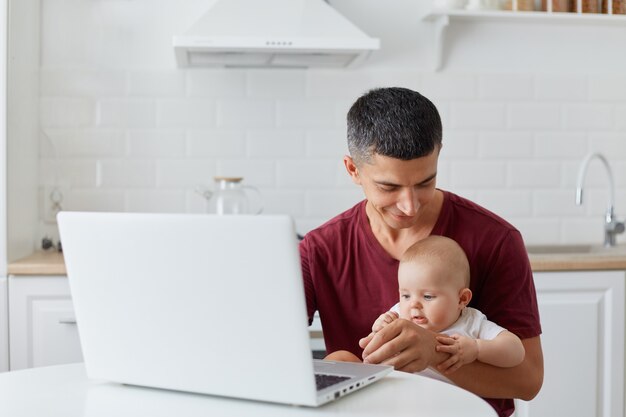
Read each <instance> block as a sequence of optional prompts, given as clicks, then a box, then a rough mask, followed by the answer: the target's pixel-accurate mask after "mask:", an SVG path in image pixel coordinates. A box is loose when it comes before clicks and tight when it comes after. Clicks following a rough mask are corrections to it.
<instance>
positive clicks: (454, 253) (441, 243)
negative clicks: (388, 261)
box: [400, 235, 470, 287]
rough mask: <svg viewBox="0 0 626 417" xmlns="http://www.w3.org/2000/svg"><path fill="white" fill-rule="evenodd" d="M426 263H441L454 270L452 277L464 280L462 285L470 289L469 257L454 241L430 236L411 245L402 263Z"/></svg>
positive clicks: (443, 237)
mask: <svg viewBox="0 0 626 417" xmlns="http://www.w3.org/2000/svg"><path fill="white" fill-rule="evenodd" d="M416 261H426V262H432V261H435V262H441V263H443V264H444V265H446V266H447V267H448V268H449V269H451V270H453V271H454V273H453V274H452V275H454V276H457V277H460V279H462V282H461V284H462V285H463V286H464V287H469V282H470V267H469V261H468V260H467V255H466V254H465V251H464V250H463V248H461V246H460V245H459V244H458V243H456V242H455V241H454V240H453V239H450V238H449V237H445V236H438V235H430V236H428V237H426V238H425V239H422V240H419V241H417V242H416V243H414V244H413V245H411V246H410V247H409V248H408V249H407V250H406V251H405V252H404V254H403V255H402V258H401V259H400V262H401V263H408V262H416Z"/></svg>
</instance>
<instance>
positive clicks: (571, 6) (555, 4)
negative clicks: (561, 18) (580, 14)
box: [541, 0, 576, 13]
mask: <svg viewBox="0 0 626 417" xmlns="http://www.w3.org/2000/svg"><path fill="white" fill-rule="evenodd" d="M548 6H552V10H551V11H552V12H557V13H568V12H575V11H576V0H541V10H543V11H544V12H547V11H548V9H549V7H548Z"/></svg>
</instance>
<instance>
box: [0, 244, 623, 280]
mask: <svg viewBox="0 0 626 417" xmlns="http://www.w3.org/2000/svg"><path fill="white" fill-rule="evenodd" d="M529 259H530V265H531V267H532V269H533V271H590V270H611V269H618V270H626V245H619V246H617V247H616V248H614V249H610V250H598V251H592V252H589V253H550V254H534V253H533V254H530V255H529ZM8 273H9V275H66V274H67V272H66V270H65V263H64V262H63V254H62V253H59V252H56V251H45V252H44V251H38V252H35V253H34V254H32V255H30V256H28V257H26V258H23V259H20V260H18V261H15V262H11V263H10V264H9V266H8Z"/></svg>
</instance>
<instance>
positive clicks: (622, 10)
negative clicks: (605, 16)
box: [602, 0, 626, 14]
mask: <svg viewBox="0 0 626 417" xmlns="http://www.w3.org/2000/svg"><path fill="white" fill-rule="evenodd" d="M608 12H609V0H602V13H608ZM612 14H626V0H613V11H612Z"/></svg>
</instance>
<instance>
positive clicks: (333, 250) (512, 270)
mask: <svg viewBox="0 0 626 417" xmlns="http://www.w3.org/2000/svg"><path fill="white" fill-rule="evenodd" d="M441 146H442V128H441V119H440V117H439V113H438V112H437V109H436V107H435V106H434V105H433V103H431V102H430V101H429V100H428V99H427V98H425V97H423V96H422V95H420V94H419V93H417V92H414V91H411V90H408V89H404V88H383V89H376V90H372V91H370V92H368V93H367V94H365V95H364V96H362V97H360V98H359V99H358V100H357V101H356V102H355V103H354V104H353V106H352V108H351V109H350V111H349V112H348V147H349V150H350V156H345V157H344V164H345V167H346V170H347V171H348V174H349V175H350V176H351V178H352V180H353V182H354V183H356V184H358V185H360V186H361V187H362V189H363V191H364V193H365V197H366V199H365V200H364V201H362V202H360V203H358V204H357V205H356V206H354V207H353V208H351V209H349V210H347V211H346V212H344V213H341V214H339V215H338V216H336V217H335V218H333V219H331V220H330V221H328V222H327V223H325V224H324V225H322V226H320V227H319V228H317V229H315V230H313V231H311V232H310V233H308V234H307V235H306V236H305V238H304V240H303V241H302V242H301V244H300V255H301V259H302V271H303V276H304V285H305V290H306V297H307V305H308V313H309V319H311V318H312V316H313V313H314V312H315V311H316V310H317V311H319V314H320V318H321V321H322V326H323V328H324V339H325V342H326V347H327V350H328V352H333V351H336V350H348V351H350V352H352V353H354V354H356V355H358V356H362V357H363V359H364V361H365V362H370V363H384V364H389V365H393V366H394V367H395V368H396V369H397V370H401V371H406V372H416V371H420V370H423V369H425V368H426V367H429V366H430V367H436V366H437V365H438V364H439V363H441V362H443V361H444V360H446V359H447V357H448V355H447V354H444V353H440V352H436V350H435V346H436V345H437V342H436V340H435V336H436V335H435V334H434V333H432V332H430V331H428V330H425V329H423V328H421V327H420V326H418V325H416V324H414V323H411V322H409V321H407V320H396V321H394V322H393V323H391V324H390V325H388V326H386V327H385V328H384V329H382V330H381V331H379V332H377V333H376V334H375V335H374V336H373V337H364V336H366V335H368V334H369V333H370V331H371V326H372V324H373V323H374V321H375V320H376V318H377V317H378V316H379V315H380V314H381V313H383V312H385V311H387V310H388V309H389V308H390V307H391V306H392V305H394V304H395V303H396V302H397V298H398V283H397V272H398V259H400V257H401V255H402V254H403V253H404V251H405V250H406V249H407V248H408V247H409V246H411V245H412V244H413V243H414V242H416V241H418V240H421V239H423V238H425V237H427V236H429V235H431V234H433V235H443V236H447V237H450V238H452V239H454V240H455V241H457V242H458V243H459V245H460V246H461V247H462V248H463V250H464V251H465V252H466V254H467V257H468V260H469V262H470V271H471V280H470V289H471V291H472V293H473V294H474V297H473V299H472V302H471V303H470V306H471V307H475V308H477V309H479V310H481V311H482V312H483V313H484V314H486V316H487V318H488V319H489V320H491V321H494V322H496V323H497V324H499V325H500V326H502V327H504V328H506V329H508V330H509V331H511V332H513V333H515V334H517V335H518V336H519V337H520V339H522V343H523V344H524V348H525V358H524V361H523V362H522V363H521V364H520V365H518V366H516V367H513V368H497V367H494V366H490V365H486V364H482V363H478V362H475V363H472V364H469V365H466V366H463V367H462V368H460V369H459V370H457V371H455V372H454V373H453V374H451V375H446V376H447V377H449V378H450V379H451V380H452V381H453V382H454V383H456V384H457V385H459V386H461V387H463V388H466V389H467V390H469V391H472V392H474V393H475V394H477V395H480V396H482V397H484V398H485V399H487V401H489V403H490V404H491V405H492V406H493V407H494V408H495V409H496V411H497V412H498V414H499V415H500V416H508V415H510V414H511V413H512V412H513V410H514V407H513V401H512V400H511V398H521V399H525V400H530V399H532V398H533V397H534V396H535V395H536V394H537V392H538V391H539V389H540V388H541V384H542V381H543V355H542V351H541V342H540V334H541V326H540V322H539V313H538V309H537V300H536V294H535V288H534V284H533V277H532V271H531V269H530V264H529V261H528V256H527V254H526V250H525V248H524V243H523V240H522V237H521V235H520V233H519V231H517V230H516V229H515V228H514V227H513V226H511V225H510V224H509V223H507V222H506V221H504V220H503V219H501V218H500V217H498V216H496V215H495V214H493V213H491V212H489V211H487V210H486V209H484V208H482V207H480V206H478V205H476V204H474V203H472V202H471V201H469V200H466V199H464V198H462V197H459V196H457V195H454V194H452V193H450V192H447V191H444V190H440V189H437V188H436V187H435V184H436V178H437V161H438V158H439V152H440V150H441ZM361 338H362V339H361ZM359 339H361V340H359Z"/></svg>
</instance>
